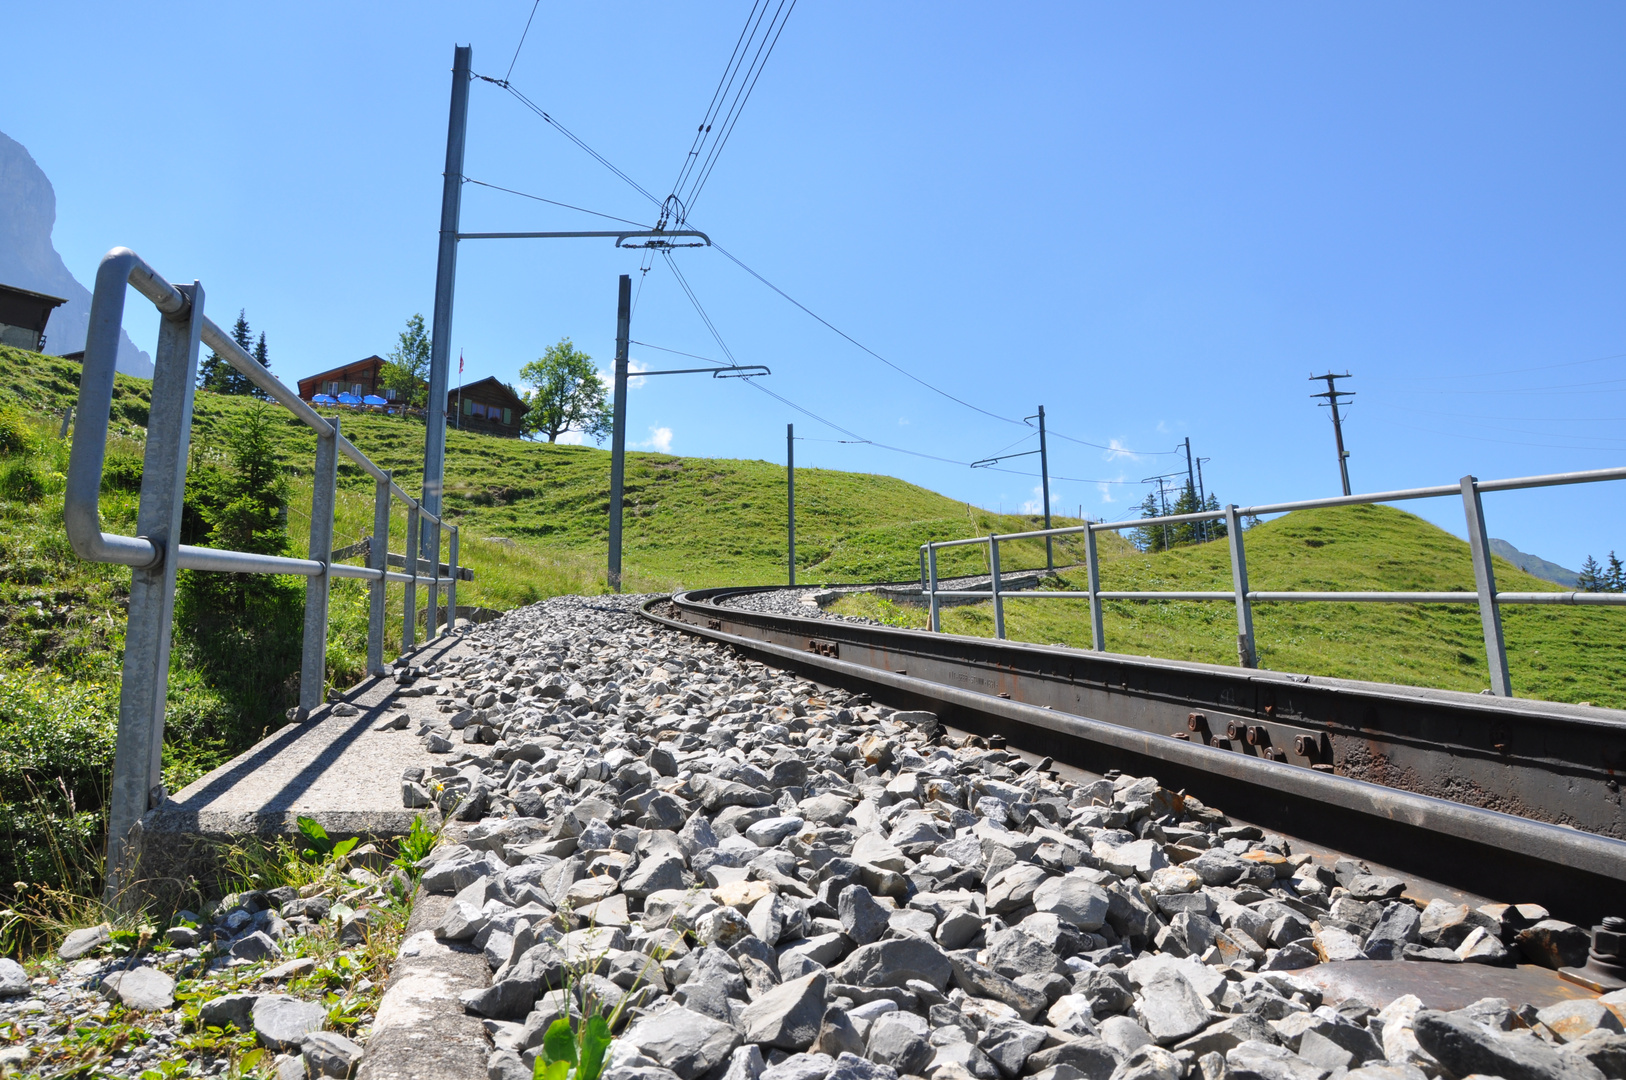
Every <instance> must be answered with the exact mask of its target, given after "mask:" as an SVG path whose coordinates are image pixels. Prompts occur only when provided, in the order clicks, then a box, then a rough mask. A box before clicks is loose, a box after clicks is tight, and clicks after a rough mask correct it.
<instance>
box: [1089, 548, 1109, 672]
mask: <svg viewBox="0 0 1626 1080" xmlns="http://www.w3.org/2000/svg"><path fill="white" fill-rule="evenodd" d="M1084 573H1085V575H1086V576H1087V577H1088V579H1089V588H1090V647H1091V648H1093V649H1094V650H1095V651H1096V652H1106V651H1107V635H1106V631H1105V630H1103V629H1102V620H1101V561H1100V559H1098V558H1097V557H1096V554H1095V530H1094V529H1093V528H1090V526H1089V523H1088V522H1086V523H1085V527H1084Z"/></svg>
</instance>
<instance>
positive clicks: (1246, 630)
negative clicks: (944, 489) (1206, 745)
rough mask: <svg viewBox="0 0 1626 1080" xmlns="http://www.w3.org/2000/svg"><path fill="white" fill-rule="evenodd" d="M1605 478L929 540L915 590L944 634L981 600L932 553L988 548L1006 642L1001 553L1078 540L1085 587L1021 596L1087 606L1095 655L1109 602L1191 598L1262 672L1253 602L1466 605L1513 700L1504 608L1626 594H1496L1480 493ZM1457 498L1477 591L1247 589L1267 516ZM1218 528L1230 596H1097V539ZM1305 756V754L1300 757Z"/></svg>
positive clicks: (1489, 484) (1582, 475)
mask: <svg viewBox="0 0 1626 1080" xmlns="http://www.w3.org/2000/svg"><path fill="white" fill-rule="evenodd" d="M1611 480H1626V468H1612V469H1592V470H1588V471H1585V472H1570V473H1551V474H1547V475H1543V476H1523V477H1515V478H1512V479H1508V480H1486V481H1482V480H1478V479H1476V478H1475V477H1473V476H1465V477H1463V478H1462V480H1461V481H1460V482H1458V483H1456V484H1449V485H1445V484H1442V485H1439V486H1435V487H1421V488H1405V489H1402V490H1399V491H1379V492H1373V493H1371V494H1367V495H1346V496H1341V497H1335V498H1330V499H1304V500H1300V501H1297V502H1282V503H1268V504H1262V505H1258V506H1246V507H1239V506H1237V505H1235V504H1231V505H1228V506H1226V507H1224V508H1223V509H1220V510H1204V511H1201V512H1199V513H1195V514H1169V515H1166V516H1163V517H1149V518H1138V519H1132V520H1129V521H1119V522H1104V521H1103V522H1087V523H1085V524H1083V525H1070V526H1067V527H1065V528H1061V529H1035V530H1033V531H1031V532H1021V533H1005V534H1002V535H1000V534H989V535H988V536H975V537H968V538H966V539H963V540H934V541H931V542H930V543H926V544H922V545H921V546H920V552H921V561H922V566H923V571H922V581H923V585H922V588H921V592H922V593H923V594H924V595H925V596H926V598H927V603H928V606H929V608H930V610H931V628H932V630H933V631H934V632H941V631H942V628H943V627H942V621H941V619H940V618H939V611H940V605H941V602H942V601H943V600H945V599H956V600H959V599H970V600H985V599H988V598H989V596H988V594H986V593H981V592H975V591H969V590H965V589H944V588H941V587H940V585H939V582H938V578H937V553H938V551H939V550H941V549H943V548H952V547H965V546H968V545H972V544H978V545H982V544H986V545H987V547H988V558H989V563H990V566H991V568H992V570H993V574H994V584H993V588H992V590H991V591H992V598H993V601H994V636H995V637H997V638H1003V637H1004V636H1005V607H1004V595H1003V590H1002V589H1001V587H1000V584H999V545H1000V544H1001V543H1008V542H1009V541H1012V540H1028V539H1040V538H1042V539H1044V540H1046V541H1050V540H1052V539H1053V538H1055V537H1058V536H1073V535H1082V536H1083V538H1084V569H1085V575H1086V586H1085V588H1084V590H1083V591H1080V592H1058V591H1046V590H1032V591H1024V592H1023V593H1022V599H1024V600H1081V599H1082V600H1087V601H1088V602H1089V607H1090V641H1091V648H1092V649H1093V650H1094V651H1095V652H1105V651H1106V633H1105V629H1104V627H1103V620H1102V602H1103V601H1106V600H1195V601H1207V602H1215V601H1221V602H1226V603H1231V604H1234V605H1236V652H1237V662H1238V664H1239V665H1240V666H1242V667H1245V668H1253V667H1258V666H1259V651H1258V646H1257V643H1256V641H1255V638H1254V629H1253V605H1255V604H1259V603H1293V602H1299V603H1303V602H1310V603H1359V604H1366V603H1381V604H1471V605H1474V606H1476V607H1477V608H1478V609H1479V618H1480V625H1481V629H1482V631H1483V634H1484V639H1485V659H1486V664H1487V666H1488V668H1489V670H1490V683H1491V686H1490V692H1491V693H1492V694H1494V695H1495V696H1497V697H1512V696H1513V681H1512V679H1511V677H1510V676H1509V673H1508V663H1507V643H1506V641H1505V640H1504V638H1503V635H1502V612H1501V606H1502V605H1503V604H1571V605H1573V604H1580V605H1587V606H1592V605H1607V606H1623V605H1626V593H1594V592H1527V593H1521V592H1499V591H1498V590H1497V588H1496V576H1495V573H1494V571H1493V569H1492V563H1491V551H1490V533H1489V532H1488V531H1487V530H1486V527H1485V508H1484V503H1483V501H1482V500H1481V495H1482V494H1483V493H1484V492H1487V491H1520V490H1524V489H1527V488H1539V487H1556V486H1560V485H1565V484H1594V483H1603V482H1606V481H1611ZM1445 496H1460V497H1461V499H1462V502H1463V510H1464V514H1465V516H1466V519H1467V532H1468V552H1469V555H1470V557H1471V558H1472V561H1473V569H1474V588H1475V591H1474V592H1311V591H1295V592H1263V591H1260V590H1257V589H1254V588H1252V587H1251V586H1250V585H1249V584H1248V560H1247V544H1246V541H1245V539H1244V530H1243V525H1242V523H1243V521H1244V520H1245V519H1248V518H1258V517H1260V516H1262V515H1265V514H1285V513H1289V512H1291V511H1294V510H1313V509H1319V508H1323V507H1332V506H1365V505H1372V504H1376V503H1392V502H1404V501H1406V500H1409V499H1436V498H1443V497H1445ZM1216 519H1219V520H1223V521H1224V522H1225V530H1226V546H1227V548H1228V549H1229V553H1230V563H1231V589H1230V591H1229V592H1220V591H1217V590H1216V591H1212V592H1176V591H1152V590H1147V591H1140V592H1116V591H1103V590H1102V588H1101V565H1100V557H1099V553H1098V552H1097V549H1096V543H1095V534H1096V533H1098V532H1118V531H1121V530H1124V529H1139V528H1146V527H1148V526H1156V525H1177V524H1182V523H1186V522H1201V521H1213V520H1216ZM1301 753H1302V751H1301Z"/></svg>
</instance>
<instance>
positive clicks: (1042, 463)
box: [1039, 405, 1056, 570]
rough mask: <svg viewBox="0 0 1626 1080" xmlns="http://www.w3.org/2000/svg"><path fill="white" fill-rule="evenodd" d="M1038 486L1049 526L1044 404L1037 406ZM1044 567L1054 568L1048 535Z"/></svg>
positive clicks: (1045, 539)
mask: <svg viewBox="0 0 1626 1080" xmlns="http://www.w3.org/2000/svg"><path fill="white" fill-rule="evenodd" d="M1039 486H1040V488H1041V494H1042V495H1043V496H1044V527H1045V528H1047V529H1048V528H1050V453H1049V451H1048V450H1047V449H1046V448H1045V441H1044V406H1043V405H1040V406H1039ZM1044 568H1045V569H1046V570H1054V569H1055V568H1056V550H1055V548H1054V546H1053V545H1052V541H1051V538H1050V537H1048V536H1047V537H1045V538H1044Z"/></svg>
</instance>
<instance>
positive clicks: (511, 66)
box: [503, 0, 542, 82]
mask: <svg viewBox="0 0 1626 1080" xmlns="http://www.w3.org/2000/svg"><path fill="white" fill-rule="evenodd" d="M541 4H542V0H534V2H533V3H532V4H531V14H530V15H529V16H528V17H527V18H526V20H525V29H524V31H523V32H522V33H521V34H520V35H519V44H518V45H515V46H514V58H513V59H512V60H510V61H508V75H504V76H503V81H505V82H506V81H507V80H508V77H509V75H512V74H513V73H514V65H515V64H516V63H518V62H519V51H520V50H521V49H523V48H524V47H525V38H526V37H527V36H528V35H529V34H530V32H531V20H532V19H534V18H536V9H537V8H538V7H540V6H541Z"/></svg>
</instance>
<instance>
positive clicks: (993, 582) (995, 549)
mask: <svg viewBox="0 0 1626 1080" xmlns="http://www.w3.org/2000/svg"><path fill="white" fill-rule="evenodd" d="M988 566H989V568H990V569H991V570H992V572H993V577H992V578H991V579H990V585H989V588H990V590H991V591H992V592H993V594H994V637H996V638H1000V639H1003V638H1004V637H1005V598H1004V596H1003V595H1001V593H1000V591H999V537H997V536H989V537H988Z"/></svg>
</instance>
